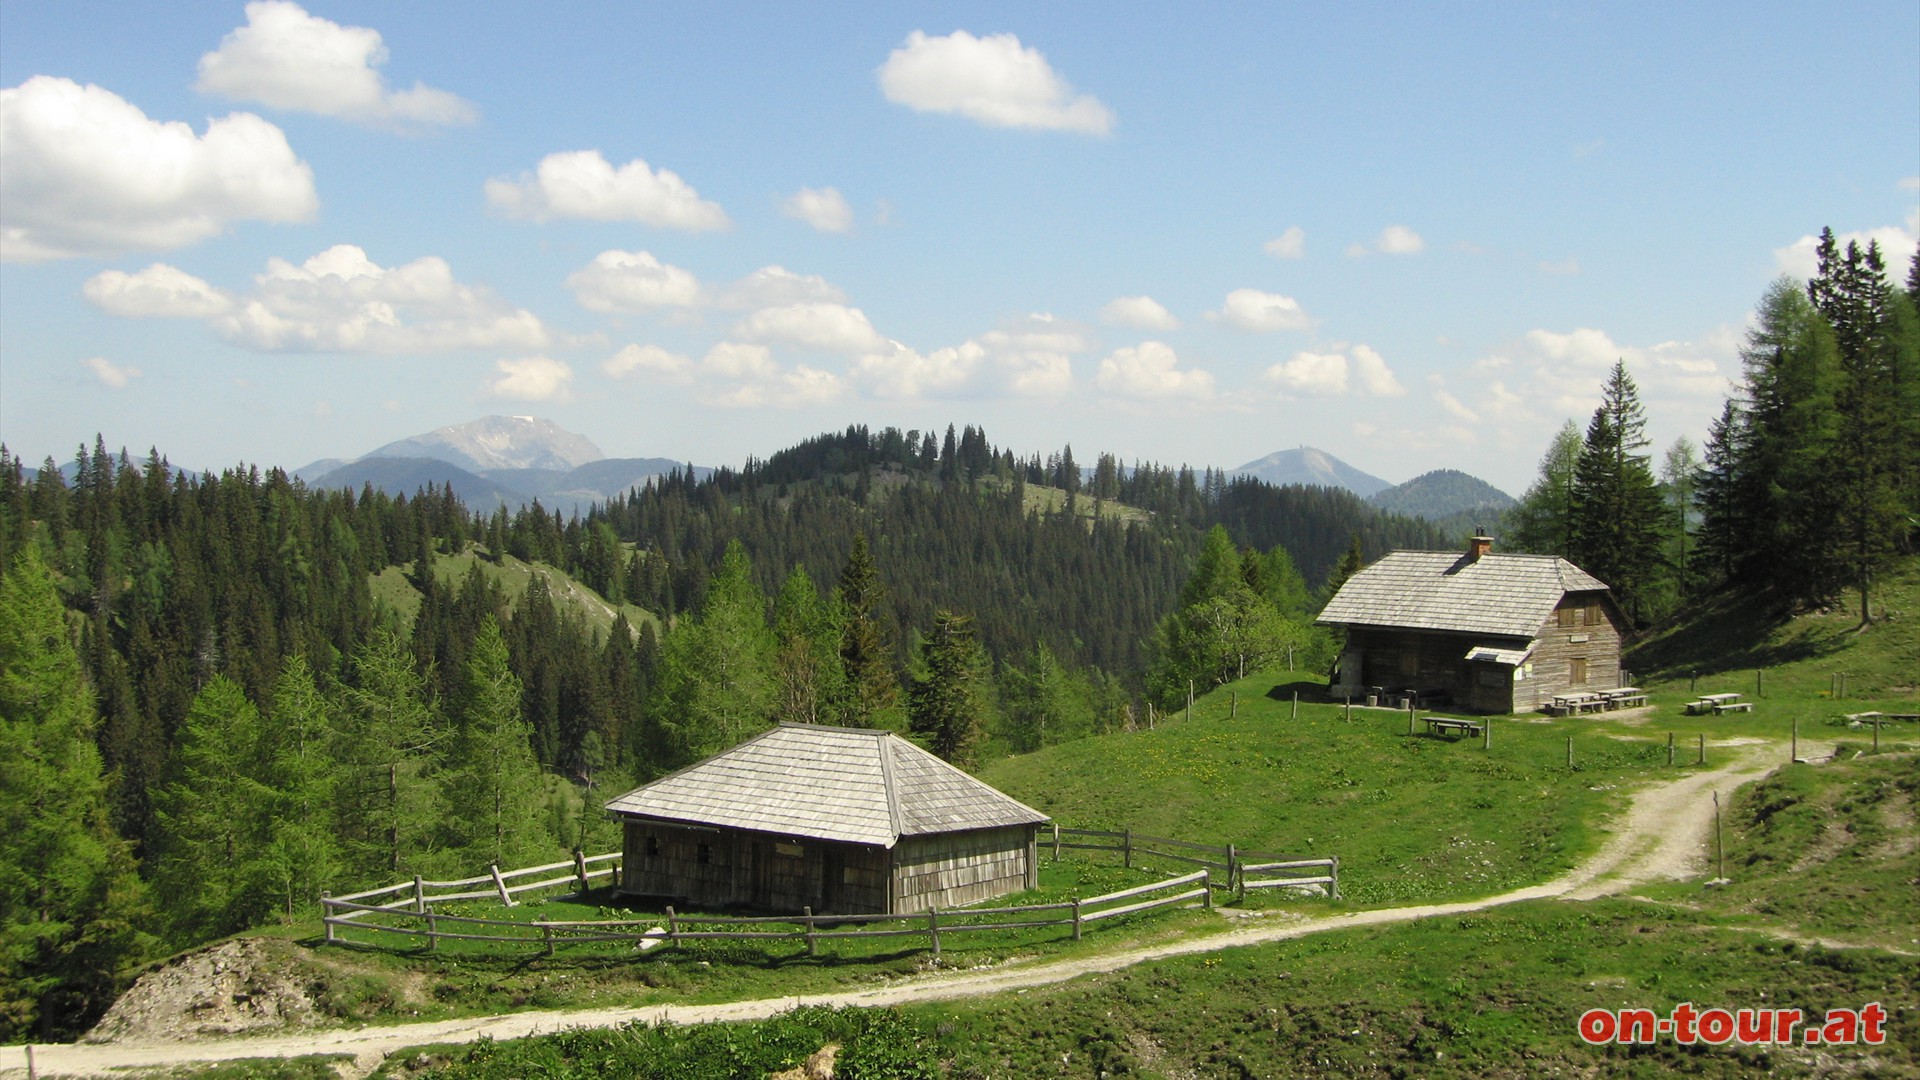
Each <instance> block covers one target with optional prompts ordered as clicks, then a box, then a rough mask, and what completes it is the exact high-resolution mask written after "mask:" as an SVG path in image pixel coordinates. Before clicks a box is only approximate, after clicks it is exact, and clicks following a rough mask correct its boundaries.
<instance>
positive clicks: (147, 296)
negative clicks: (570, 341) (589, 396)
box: [81, 244, 551, 353]
mask: <svg viewBox="0 0 1920 1080" xmlns="http://www.w3.org/2000/svg"><path fill="white" fill-rule="evenodd" d="M81 291H82V293H83V294H84V295H85V296H86V297H87V299H88V300H90V301H92V302H93V303H94V304H96V305H98V306H99V307H100V308H101V309H102V310H104V311H108V312H110V313H112V314H115V315H124V316H129V317H172V318H191V319H204V320H206V322H207V325H208V326H209V327H211V328H212V330H213V331H214V333H215V334H217V335H219V336H220V337H221V338H223V339H225V340H227V341H230V342H232V343H234V344H236V345H240V346H243V347H245V348H249V349H257V350H260V351H262V352H343V353H409V352H436V351H442V350H449V349H542V348H545V347H547V345H548V344H549V343H550V341H551V335H550V334H549V333H548V332H547V328H546V326H545V325H543V324H542V323H541V322H540V320H539V319H538V318H536V317H535V316H534V315H533V313H532V312H530V311H527V310H526V309H525V308H515V307H513V306H511V305H509V304H507V303H506V302H505V301H503V300H501V299H500V298H499V297H497V296H495V295H493V293H491V292H489V291H488V290H485V289H481V288H476V287H474V286H471V285H463V284H461V283H460V282H458V281H456V280H454V277H453V270H452V268H451V267H449V266H448V265H447V263H446V260H444V259H441V258H438V257H435V256H427V257H425V258H421V259H415V260H414V261H413V262H410V263H407V264H405V265H402V266H396V267H392V268H387V267H382V266H380V265H379V264H377V263H375V262H374V261H373V260H371V259H369V258H367V253H366V252H365V251H363V250H362V249H360V248H358V247H355V246H354V245H352V244H339V245H336V246H334V247H331V248H328V249H327V250H325V251H323V252H321V253H320V254H318V255H315V256H314V257H313V258H311V259H308V260H307V261H306V262H304V263H301V264H300V265H298V266H295V265H294V264H292V263H289V262H287V261H286V260H284V259H277V258H276V259H269V260H268V261H267V269H266V271H265V272H264V273H262V274H260V275H258V276H257V277H255V278H254V281H253V290H252V291H251V292H249V293H247V294H245V295H243V296H233V295H231V294H229V293H227V292H226V291H224V290H221V289H216V288H214V287H213V286H211V285H208V284H207V283H206V282H204V281H201V280H200V279H198V278H195V277H193V276H192V275H190V274H185V273H182V272H181V271H179V270H176V269H174V268H173V267H170V266H166V265H165V264H155V265H153V266H149V267H148V268H146V269H145V270H142V271H140V272H139V273H137V274H124V273H121V272H119V271H116V270H109V271H106V272H105V273H102V274H99V275H96V276H95V277H94V278H93V279H92V280H90V281H88V282H87V283H86V285H85V286H83V287H82V290H81Z"/></svg>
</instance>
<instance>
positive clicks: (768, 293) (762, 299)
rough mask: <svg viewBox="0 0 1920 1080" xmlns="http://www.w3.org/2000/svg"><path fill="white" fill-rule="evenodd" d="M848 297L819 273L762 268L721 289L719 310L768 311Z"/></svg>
mask: <svg viewBox="0 0 1920 1080" xmlns="http://www.w3.org/2000/svg"><path fill="white" fill-rule="evenodd" d="M846 298H847V294H846V293H843V292H841V291H840V289H839V288H838V287H837V286H835V285H834V284H833V283H831V282H829V281H828V280H827V279H826V278H823V277H821V276H820V275H818V274H796V273H794V272H793V271H791V270H789V269H787V268H786V267H784V266H763V267H761V268H760V269H758V270H755V271H754V272H753V273H751V274H748V275H747V276H746V277H743V278H741V279H740V280H739V281H736V282H734V283H733V284H731V285H728V286H727V287H725V288H723V289H721V290H719V291H718V292H717V294H716V295H715V296H714V298H713V303H714V305H715V306H716V307H726V308H749V309H750V308H767V307H781V306H784V305H787V304H808V303H828V304H838V303H841V302H843V301H845V300H846Z"/></svg>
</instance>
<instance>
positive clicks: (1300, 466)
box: [1233, 446, 1392, 499]
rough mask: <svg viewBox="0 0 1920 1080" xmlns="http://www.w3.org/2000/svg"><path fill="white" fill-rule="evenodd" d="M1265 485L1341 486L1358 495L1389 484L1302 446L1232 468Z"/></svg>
mask: <svg viewBox="0 0 1920 1080" xmlns="http://www.w3.org/2000/svg"><path fill="white" fill-rule="evenodd" d="M1233 471H1234V473H1235V474H1237V475H1243V476H1252V477H1257V478H1258V479H1261V480H1265V481H1266V482H1267V483H1269V484H1275V485H1281V484H1313V485H1317V486H1319V487H1334V488H1345V489H1347V490H1348V491H1351V492H1353V493H1354V494H1355V495H1358V496H1360V497H1361V498H1363V499H1364V498H1366V497H1367V496H1369V495H1372V494H1373V493H1374V492H1376V491H1385V490H1386V489H1387V488H1389V487H1391V486H1392V485H1391V484H1389V483H1387V482H1386V481H1385V480H1382V479H1380V478H1379V477H1377V476H1374V475H1372V474H1371V473H1364V472H1361V471H1360V470H1359V469H1356V468H1354V467H1353V466H1351V465H1349V464H1347V463H1346V462H1344V461H1341V460H1340V459H1339V458H1337V457H1334V456H1333V455H1332V454H1329V453H1327V452H1326V451H1325V450H1320V449H1317V448H1315V447H1311V446H1302V447H1299V448H1298V449H1294V450H1276V451H1274V452H1273V453H1271V454H1268V455H1267V456H1266V457H1263V458H1260V459H1259V460H1257V461H1249V462H1247V463H1246V464H1245V465H1242V466H1240V467H1239V468H1237V469H1235V470H1233Z"/></svg>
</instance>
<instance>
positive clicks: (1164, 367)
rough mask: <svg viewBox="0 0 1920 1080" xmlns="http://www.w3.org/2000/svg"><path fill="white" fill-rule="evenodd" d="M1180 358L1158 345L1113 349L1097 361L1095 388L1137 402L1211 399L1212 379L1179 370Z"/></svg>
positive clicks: (1207, 374) (1195, 371)
mask: <svg viewBox="0 0 1920 1080" xmlns="http://www.w3.org/2000/svg"><path fill="white" fill-rule="evenodd" d="M1179 363H1180V358H1179V357H1178V356H1176V355H1175V354H1174V351H1173V349H1172V347H1170V346H1168V345H1166V344H1165V343H1163V342H1159V341H1143V342H1141V343H1140V344H1139V345H1136V346H1131V347H1128V348H1124V349H1116V350H1114V351H1113V353H1112V354H1110V355H1109V356H1107V357H1106V359H1104V360H1101V361H1100V372H1099V374H1098V375H1097V376H1095V379H1094V384H1095V385H1096V386H1098V387H1099V388H1100V390H1101V392H1102V393H1105V394H1109V395H1112V396H1114V397H1122V398H1132V399H1135V400H1138V401H1159V400H1164V399H1167V398H1192V399H1195V400H1205V399H1207V398H1210V397H1212V396H1213V376H1212V375H1211V374H1209V373H1207V372H1205V371H1201V370H1198V369H1189V370H1186V371H1181V370H1179V369H1178V365H1179Z"/></svg>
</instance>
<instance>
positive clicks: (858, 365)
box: [853, 341, 987, 399]
mask: <svg viewBox="0 0 1920 1080" xmlns="http://www.w3.org/2000/svg"><path fill="white" fill-rule="evenodd" d="M986 357H987V350H986V347H985V346H983V345H981V344H980V343H979V342H977V341H968V342H966V343H964V344H961V345H956V346H951V347H948V348H944V349H936V350H934V351H933V352H931V353H927V354H925V355H922V354H920V353H918V352H916V351H914V350H913V349H909V348H907V347H906V346H905V345H902V344H900V343H899V342H897V341H889V342H887V343H886V344H885V346H883V347H882V348H880V349H877V350H875V351H873V352H870V353H868V354H866V355H864V356H861V357H859V358H858V359H856V360H855V361H854V362H853V374H854V377H855V378H857V379H858V380H859V381H860V382H861V383H862V384H864V385H867V386H869V387H871V388H872V390H873V392H874V393H876V394H878V395H879V396H880V397H884V398H906V399H913V398H920V397H928V396H937V395H941V394H949V393H953V392H956V391H958V390H960V389H961V388H962V387H964V386H966V385H967V384H968V382H969V381H970V380H972V378H973V377H974V374H975V373H976V372H977V371H979V370H980V368H981V366H982V365H983V364H984V363H985V361H986Z"/></svg>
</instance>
